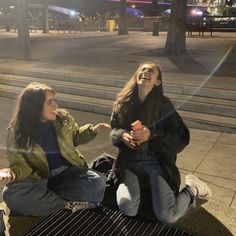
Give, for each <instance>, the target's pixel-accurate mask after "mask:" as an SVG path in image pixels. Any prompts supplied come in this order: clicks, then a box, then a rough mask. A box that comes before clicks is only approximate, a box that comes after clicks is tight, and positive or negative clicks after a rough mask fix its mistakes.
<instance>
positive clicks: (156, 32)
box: [152, 21, 160, 36]
mask: <svg viewBox="0 0 236 236" xmlns="http://www.w3.org/2000/svg"><path fill="white" fill-rule="evenodd" d="M159 31H160V23H159V22H158V21H154V22H153V31H152V36H159Z"/></svg>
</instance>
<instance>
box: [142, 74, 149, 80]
mask: <svg viewBox="0 0 236 236" xmlns="http://www.w3.org/2000/svg"><path fill="white" fill-rule="evenodd" d="M141 80H147V81H149V80H150V77H149V76H146V75H143V76H142V77H141Z"/></svg>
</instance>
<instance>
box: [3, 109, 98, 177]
mask: <svg viewBox="0 0 236 236" xmlns="http://www.w3.org/2000/svg"><path fill="white" fill-rule="evenodd" d="M54 127H55V130H56V134H57V140H58V145H59V148H60V151H61V154H62V156H63V157H64V158H65V159H66V160H67V161H68V162H69V163H71V164H72V165H74V166H81V167H87V163H86V161H85V159H84V157H83V155H82V154H81V153H80V152H79V150H78V149H77V148H76V146H78V145H79V144H84V143H87V142H89V141H90V140H92V139H93V138H94V137H95V136H96V133H95V132H94V131H93V130H92V127H93V125H92V124H87V125H84V126H81V127H80V126H79V125H78V123H77V122H76V121H75V119H74V118H73V117H72V116H71V115H70V114H69V113H68V112H66V111H63V112H62V117H57V119H56V120H55V122H54ZM6 144H7V145H6V146H7V151H6V152H7V158H8V161H9V164H10V166H9V167H10V168H11V170H12V171H14V173H15V174H16V180H21V179H42V178H48V177H49V175H50V172H49V166H48V162H47V158H46V155H45V152H44V151H43V149H42V148H41V147H40V146H39V145H38V144H36V145H34V146H29V145H28V147H27V148H26V149H20V148H18V147H17V144H16V142H15V138H14V132H13V131H12V129H9V130H8V133H7V142H6Z"/></svg>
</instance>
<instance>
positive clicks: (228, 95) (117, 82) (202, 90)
mask: <svg viewBox="0 0 236 236" xmlns="http://www.w3.org/2000/svg"><path fill="white" fill-rule="evenodd" d="M3 74H7V75H14V76H26V77H33V78H42V79H43V78H44V79H50V80H57V81H64V82H75V83H83V84H93V85H101V86H104V85H106V86H112V87H117V88H122V87H124V85H125V83H126V82H127V80H126V78H125V79H124V78H123V77H114V76H109V77H108V76H95V75H88V74H78V73H59V72H52V71H46V70H44V71H35V70H34V71H32V70H29V69H14V68H7V67H3V66H0V77H2V75H3ZM197 79H198V78H197V77H196V80H197ZM167 81H169V82H166V81H165V82H164V85H163V88H164V91H165V92H168V93H177V94H185V95H194V96H195V95H196V96H203V97H212V98H222V99H229V100H235V101H236V91H235V90H230V89H227V90H226V89H221V88H215V87H206V85H204V86H203V85H202V84H201V83H200V84H199V85H197V83H191V84H190V83H181V82H180V83H179V82H178V80H177V79H176V80H174V81H173V80H172V79H171V78H169V79H168V80H167ZM54 83H55V82H54Z"/></svg>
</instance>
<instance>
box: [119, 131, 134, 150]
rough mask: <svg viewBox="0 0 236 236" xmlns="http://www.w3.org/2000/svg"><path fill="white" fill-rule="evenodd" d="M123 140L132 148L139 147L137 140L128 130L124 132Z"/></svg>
mask: <svg viewBox="0 0 236 236" xmlns="http://www.w3.org/2000/svg"><path fill="white" fill-rule="evenodd" d="M122 141H123V143H124V144H125V145H126V146H127V147H129V148H131V149H135V148H136V147H137V145H136V143H135V141H134V140H133V138H132V136H131V135H130V133H128V132H124V133H123V134H122Z"/></svg>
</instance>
